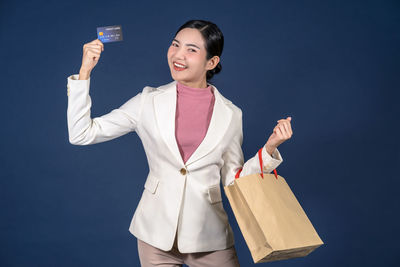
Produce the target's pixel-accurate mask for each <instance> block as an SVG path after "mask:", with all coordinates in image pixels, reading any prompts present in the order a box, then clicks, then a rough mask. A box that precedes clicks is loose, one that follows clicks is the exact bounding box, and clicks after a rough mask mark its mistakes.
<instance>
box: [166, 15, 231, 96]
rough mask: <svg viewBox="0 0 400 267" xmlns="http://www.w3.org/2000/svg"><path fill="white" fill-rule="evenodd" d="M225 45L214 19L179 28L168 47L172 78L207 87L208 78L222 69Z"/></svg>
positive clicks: (188, 23) (195, 21) (189, 23)
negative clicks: (212, 21)
mask: <svg viewBox="0 0 400 267" xmlns="http://www.w3.org/2000/svg"><path fill="white" fill-rule="evenodd" d="M223 47H224V36H223V34H222V32H221V30H220V29H219V28H218V27H217V26H216V25H215V24H214V23H211V22H205V21H198V20H192V21H188V22H186V23H185V24H183V25H182V26H181V27H180V28H179V29H178V31H177V32H176V34H175V38H174V39H173V40H172V44H171V46H170V47H169V49H168V54H167V58H168V64H169V67H170V70H171V76H172V78H173V79H174V80H176V81H178V82H180V83H181V84H184V85H187V86H191V87H195V88H205V87H207V80H210V79H211V78H212V77H213V76H214V74H216V73H219V72H220V71H221V69H222V66H221V62H220V57H221V54H222V50H223Z"/></svg>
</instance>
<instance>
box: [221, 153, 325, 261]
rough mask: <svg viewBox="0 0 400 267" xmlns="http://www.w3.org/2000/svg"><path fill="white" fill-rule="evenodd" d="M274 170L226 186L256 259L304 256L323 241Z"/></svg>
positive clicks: (245, 237) (252, 175) (281, 258)
mask: <svg viewBox="0 0 400 267" xmlns="http://www.w3.org/2000/svg"><path fill="white" fill-rule="evenodd" d="M260 151H261V150H260ZM260 151H259V152H260ZM260 158H261V157H260ZM260 160H261V159H260ZM260 164H261V166H262V162H261V163H260ZM274 172H275V175H274V174H269V173H263V174H251V175H247V176H243V177H240V178H238V179H235V181H234V183H233V184H232V185H229V186H224V191H225V194H226V196H227V198H228V200H229V204H230V205H231V207H232V210H233V213H234V215H235V218H236V221H237V223H238V225H239V228H240V230H241V232H242V234H243V237H244V239H245V241H246V244H247V246H248V248H249V250H250V253H251V256H252V258H253V261H254V263H261V262H269V261H276V260H284V259H290V258H296V257H304V256H306V255H308V254H309V253H311V252H312V251H313V250H315V249H316V248H318V247H319V246H321V245H322V244H324V243H323V242H322V240H321V239H320V237H319V236H318V234H317V232H316V231H315V229H314V227H313V225H312V224H311V222H310V220H309V219H308V217H307V215H306V214H305V212H304V210H303V208H302V207H301V206H300V204H299V202H298V201H297V199H296V197H295V196H294V194H293V192H292V190H291V189H290V188H289V186H288V184H287V183H286V181H285V179H284V178H283V177H282V176H280V175H277V173H276V170H274Z"/></svg>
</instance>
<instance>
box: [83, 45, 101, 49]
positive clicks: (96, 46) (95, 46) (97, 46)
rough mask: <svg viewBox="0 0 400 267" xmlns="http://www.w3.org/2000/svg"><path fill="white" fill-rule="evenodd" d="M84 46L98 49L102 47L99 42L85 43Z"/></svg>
mask: <svg viewBox="0 0 400 267" xmlns="http://www.w3.org/2000/svg"><path fill="white" fill-rule="evenodd" d="M86 48H98V49H100V50H101V49H102V47H101V45H99V44H87V45H86Z"/></svg>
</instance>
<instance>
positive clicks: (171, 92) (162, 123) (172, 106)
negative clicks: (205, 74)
mask: <svg viewBox="0 0 400 267" xmlns="http://www.w3.org/2000/svg"><path fill="white" fill-rule="evenodd" d="M212 88H213V92H214V96H215V102H214V109H213V114H212V116H211V121H210V125H209V126H208V129H207V133H206V136H205V137H204V139H203V141H202V142H201V143H200V145H199V146H198V147H197V149H196V150H195V151H194V152H193V154H192V155H191V156H190V158H189V159H188V160H187V161H186V164H185V165H186V166H187V165H189V164H192V163H193V162H195V161H197V160H199V159H201V158H202V157H204V156H206V155H207V154H208V153H210V152H211V151H212V150H213V149H214V147H215V146H216V145H217V144H218V143H219V142H220V140H221V139H222V137H223V136H224V135H225V132H226V131H227V130H228V126H229V124H230V122H231V119H232V110H231V109H230V108H229V107H228V106H227V105H226V104H225V103H224V99H223V98H222V95H221V94H220V93H219V91H218V90H217V88H216V87H215V86H213V85H212ZM159 89H162V90H163V91H164V92H162V93H160V94H158V95H156V96H154V108H155V115H156V121H157V124H158V128H159V131H160V134H161V136H162V138H163V139H164V141H165V143H166V144H167V146H168V148H169V149H170V150H171V152H172V154H173V155H174V156H175V157H176V159H177V160H178V161H179V162H180V163H182V165H183V164H184V162H183V159H182V156H181V153H180V152H179V148H178V143H177V142H176V138H175V112H176V101H177V91H176V81H173V82H171V83H169V84H166V85H164V86H162V87H160V88H159Z"/></svg>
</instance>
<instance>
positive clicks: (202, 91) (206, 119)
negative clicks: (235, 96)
mask: <svg viewBox="0 0 400 267" xmlns="http://www.w3.org/2000/svg"><path fill="white" fill-rule="evenodd" d="M176 89H177V90H176V91H177V101H176V116H175V138H176V141H177V143H178V147H179V151H180V152H181V156H182V159H183V161H184V162H185V163H186V161H187V160H188V159H189V158H190V156H191V155H192V154H193V152H194V151H195V150H196V148H197V147H198V146H199V145H200V143H201V142H202V141H203V139H204V137H205V136H206V133H207V129H208V126H209V124H210V120H211V116H212V113H213V109H214V102H215V96H214V92H213V89H212V86H211V85H209V86H208V87H207V88H193V87H189V86H186V85H183V84H181V83H179V82H177V86H176Z"/></svg>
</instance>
